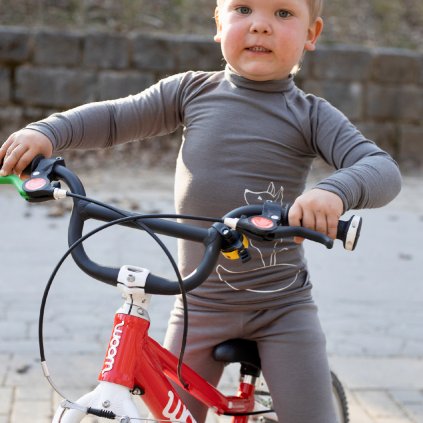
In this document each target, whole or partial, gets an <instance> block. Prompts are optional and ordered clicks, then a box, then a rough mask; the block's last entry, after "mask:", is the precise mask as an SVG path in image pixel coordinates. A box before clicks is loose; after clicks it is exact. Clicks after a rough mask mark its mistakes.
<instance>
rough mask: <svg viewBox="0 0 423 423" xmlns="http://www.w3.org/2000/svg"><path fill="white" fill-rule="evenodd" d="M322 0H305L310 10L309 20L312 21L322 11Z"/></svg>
mask: <svg viewBox="0 0 423 423" xmlns="http://www.w3.org/2000/svg"><path fill="white" fill-rule="evenodd" d="M323 1H324V0H307V3H308V8H309V10H310V20H311V22H314V21H315V20H316V19H317V18H318V17H319V16H321V15H322V12H323Z"/></svg>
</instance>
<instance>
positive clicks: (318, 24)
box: [304, 17, 323, 51]
mask: <svg viewBox="0 0 423 423" xmlns="http://www.w3.org/2000/svg"><path fill="white" fill-rule="evenodd" d="M322 31H323V19H322V18H320V17H319V18H317V19H316V20H315V21H314V22H313V23H312V24H311V25H310V27H309V29H308V34H307V41H306V43H305V46H304V50H306V51H314V50H316V43H317V40H318V38H319V37H320V34H321V33H322Z"/></svg>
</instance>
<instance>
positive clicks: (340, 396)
mask: <svg viewBox="0 0 423 423" xmlns="http://www.w3.org/2000/svg"><path fill="white" fill-rule="evenodd" d="M330 375H331V378H332V393H333V401H334V403H335V410H336V415H337V417H338V422H339V423H348V422H349V421H350V416H349V412H348V402H347V396H346V395H345V390H344V387H343V386H342V383H341V382H340V380H339V379H338V376H336V374H335V373H334V372H332V371H331V372H330Z"/></svg>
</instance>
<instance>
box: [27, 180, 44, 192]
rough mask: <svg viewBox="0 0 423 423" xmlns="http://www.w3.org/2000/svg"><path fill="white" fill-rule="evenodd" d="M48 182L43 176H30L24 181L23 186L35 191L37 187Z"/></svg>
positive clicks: (41, 186) (39, 187)
mask: <svg viewBox="0 0 423 423" xmlns="http://www.w3.org/2000/svg"><path fill="white" fill-rule="evenodd" d="M47 184H48V181H47V180H46V179H44V178H31V179H28V180H27V181H26V182H25V184H24V185H25V188H26V189H27V190H29V191H37V189H41V188H43V187H44V186H45V185H47Z"/></svg>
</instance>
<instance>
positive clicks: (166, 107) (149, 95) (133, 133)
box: [27, 75, 181, 151]
mask: <svg viewBox="0 0 423 423" xmlns="http://www.w3.org/2000/svg"><path fill="white" fill-rule="evenodd" d="M180 77H181V75H176V76H174V77H170V78H167V79H164V80H162V81H160V82H159V83H157V84H155V85H153V86H152V87H150V88H149V89H147V90H145V91H143V92H141V93H139V94H137V95H135V96H129V97H126V98H122V99H117V100H111V101H103V102H96V103H89V104H86V105H83V106H80V107H76V108H74V109H70V110H68V111H66V112H63V113H57V114H54V115H51V116H50V117H48V118H47V119H44V120H41V121H39V122H35V123H31V124H29V125H28V126H27V128H29V129H33V130H36V131H39V132H42V133H43V134H44V135H46V136H47V137H48V138H49V139H50V141H51V142H52V144H53V147H54V150H55V151H61V150H65V149H76V148H78V149H79V148H81V149H84V148H86V149H88V148H104V147H110V146H113V145H116V144H121V143H124V142H128V141H134V140H139V139H144V138H149V137H153V136H158V135H163V134H167V133H171V132H173V131H175V130H176V129H177V128H178V127H179V126H180V125H181V112H180V107H179V99H178V91H179V86H180V84H179V79H180Z"/></svg>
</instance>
